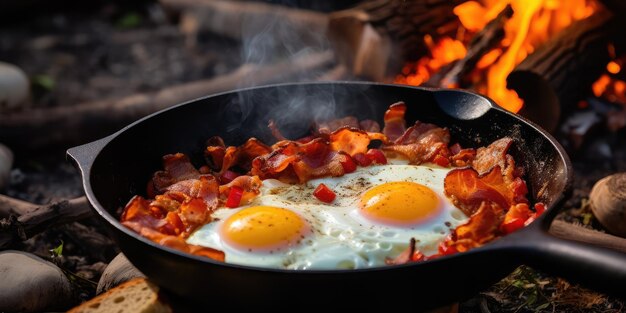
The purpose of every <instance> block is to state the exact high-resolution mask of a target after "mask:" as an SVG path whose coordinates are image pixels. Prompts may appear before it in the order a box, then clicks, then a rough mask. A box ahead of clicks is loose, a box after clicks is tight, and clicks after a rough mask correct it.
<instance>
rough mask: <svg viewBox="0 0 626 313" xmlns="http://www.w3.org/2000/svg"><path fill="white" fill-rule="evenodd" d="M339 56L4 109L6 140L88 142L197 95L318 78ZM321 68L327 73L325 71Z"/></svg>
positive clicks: (31, 144)
mask: <svg viewBox="0 0 626 313" xmlns="http://www.w3.org/2000/svg"><path fill="white" fill-rule="evenodd" d="M333 60H334V56H333V54H332V52H330V51H325V52H319V53H311V54H302V55H298V56H295V57H293V58H291V59H288V60H285V61H282V62H277V63H274V64H268V65H256V64H244V65H242V66H241V67H240V68H239V69H237V70H235V71H233V72H232V73H230V74H226V75H222V76H219V77H216V78H213V79H207V80H200V81H195V82H190V83H185V84H181V85H178V86H172V87H168V88H165V89H162V90H160V91H155V92H150V93H140V94H135V95H130V96H127V97H124V98H117V99H106V100H101V101H95V102H89V103H82V104H78V105H75V106H60V107H54V108H45V109H31V110H24V111H18V112H15V113H11V114H3V115H0V141H3V142H4V143H5V144H7V145H9V146H11V147H12V148H13V149H15V150H17V149H23V150H36V149H41V148H45V147H51V146H54V145H66V146H67V145H71V144H79V143H84V142H85V141H87V140H93V139H95V138H98V137H102V136H105V135H107V134H109V133H111V132H113V131H115V130H116V129H119V128H120V127H122V126H124V125H127V124H128V123H131V122H133V121H135V120H137V119H139V118H141V117H143V116H146V115H148V114H150V113H153V112H156V111H158V110H161V109H164V108H167V107H169V106H171V105H175V104H178V103H181V102H184V101H188V100H191V99H194V98H198V97H202V96H206V95H210V94H213V93H217V92H222V91H227V90H233V89H237V88H243V87H251V86H257V85H263V84H270V83H276V82H281V81H289V80H293V79H294V78H306V79H314V78H315V75H316V71H317V70H322V69H323V68H324V67H326V66H330V65H331V64H332V63H333ZM319 74H323V73H322V72H321V71H320V73H319ZM23 138H28V140H27V141H25V140H24V139H23Z"/></svg>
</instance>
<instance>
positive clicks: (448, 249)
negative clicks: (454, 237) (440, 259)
mask: <svg viewBox="0 0 626 313" xmlns="http://www.w3.org/2000/svg"><path fill="white" fill-rule="evenodd" d="M446 242H447V240H446V241H443V242H441V243H440V244H439V254H440V255H449V254H455V253H457V252H458V251H457V250H456V247H454V246H448V245H447V244H446Z"/></svg>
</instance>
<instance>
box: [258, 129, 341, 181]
mask: <svg viewBox="0 0 626 313" xmlns="http://www.w3.org/2000/svg"><path fill="white" fill-rule="evenodd" d="M273 148H274V151H272V152H271V153H269V154H266V155H262V156H259V157H257V158H256V159H254V161H253V162H252V170H251V171H250V173H251V174H252V175H257V176H259V177H260V178H261V179H267V178H275V179H278V180H281V181H283V182H289V183H294V182H295V183H304V182H306V181H308V180H309V179H312V178H316V177H322V176H341V175H343V174H344V169H343V167H342V165H341V162H344V161H345V159H346V158H349V157H350V156H349V155H347V154H345V153H344V152H337V151H333V150H332V149H331V145H330V143H329V142H328V141H327V140H326V139H325V138H322V137H320V138H316V139H313V140H311V141H309V142H307V143H299V142H295V141H281V142H278V143H276V144H274V146H273Z"/></svg>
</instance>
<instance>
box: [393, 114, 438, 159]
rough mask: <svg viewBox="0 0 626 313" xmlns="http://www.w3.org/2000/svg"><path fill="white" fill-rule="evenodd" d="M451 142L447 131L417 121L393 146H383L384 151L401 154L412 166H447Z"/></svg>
mask: <svg viewBox="0 0 626 313" xmlns="http://www.w3.org/2000/svg"><path fill="white" fill-rule="evenodd" d="M385 126H386V124H385ZM388 136H389V135H388ZM390 138H391V137H390ZM449 142H450V132H449V131H448V130H447V129H445V128H440V127H438V126H436V125H433V124H427V123H421V122H420V121H416V122H415V125H413V126H411V127H409V128H408V129H407V130H406V131H405V132H404V133H403V134H402V135H401V136H400V137H398V138H396V139H395V140H394V142H393V144H389V145H383V147H382V149H383V150H384V151H392V152H396V153H399V154H401V155H403V156H404V157H406V158H407V159H409V162H411V163H412V164H421V163H425V162H436V163H437V164H439V165H442V166H447V165H448V164H449V161H448V157H449V155H450V152H449V150H448V143H449ZM440 160H441V161H440Z"/></svg>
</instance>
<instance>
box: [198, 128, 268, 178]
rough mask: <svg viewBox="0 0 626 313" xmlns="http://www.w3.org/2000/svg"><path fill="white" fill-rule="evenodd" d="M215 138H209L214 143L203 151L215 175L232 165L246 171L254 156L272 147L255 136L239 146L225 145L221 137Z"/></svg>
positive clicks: (262, 153)
mask: <svg viewBox="0 0 626 313" xmlns="http://www.w3.org/2000/svg"><path fill="white" fill-rule="evenodd" d="M217 138H219V137H217ZM217 138H216V137H213V138H212V139H210V140H209V142H211V143H214V145H209V146H207V148H206V150H205V153H204V154H205V156H206V157H207V159H208V160H209V162H208V163H209V164H211V167H212V168H213V170H214V171H215V173H216V175H217V176H219V175H221V174H223V173H224V172H225V171H227V170H229V169H230V168H232V167H234V166H238V167H240V168H242V169H244V170H246V171H247V170H250V168H251V167H252V160H254V158H256V157H258V156H261V155H264V154H268V153H270V152H271V151H272V148H270V147H269V146H267V145H265V144H264V143H262V142H261V141H259V140H258V139H256V138H250V139H248V140H247V141H246V142H245V143H244V144H243V145H241V146H239V147H234V146H229V147H225V146H224V142H223V141H222V139H221V138H219V139H217Z"/></svg>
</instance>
